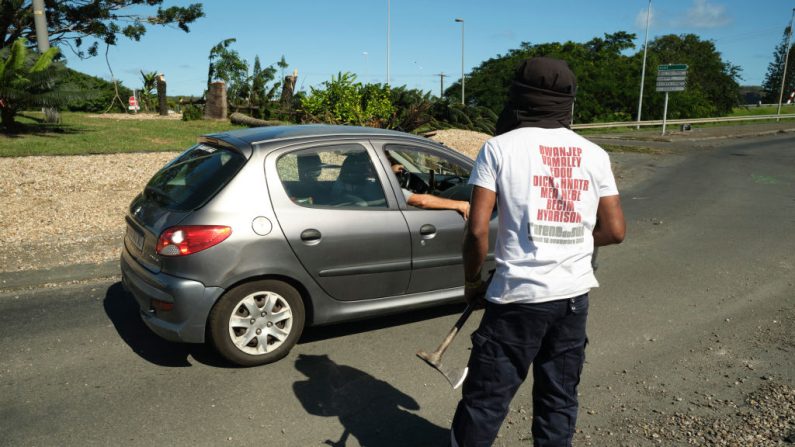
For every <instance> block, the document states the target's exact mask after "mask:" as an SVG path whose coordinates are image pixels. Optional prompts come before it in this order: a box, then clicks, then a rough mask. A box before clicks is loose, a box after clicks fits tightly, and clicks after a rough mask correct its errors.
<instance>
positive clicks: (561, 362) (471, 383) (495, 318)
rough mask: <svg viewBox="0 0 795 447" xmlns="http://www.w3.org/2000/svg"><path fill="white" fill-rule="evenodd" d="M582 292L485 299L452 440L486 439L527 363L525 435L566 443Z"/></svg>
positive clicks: (584, 304)
mask: <svg viewBox="0 0 795 447" xmlns="http://www.w3.org/2000/svg"><path fill="white" fill-rule="evenodd" d="M587 317H588V294H587V293H586V294H584V295H580V296H578V297H576V298H571V299H563V300H556V301H550V302H546V303H539V304H493V303H488V304H487V305H486V310H485V312H484V313H483V319H482V321H481V323H480V327H479V328H478V329H477V330H476V331H475V332H474V333H473V334H472V354H471V356H470V358H469V364H468V366H469V374H468V375H467V378H466V381H465V382H464V385H463V395H462V398H461V402H459V404H458V408H456V412H455V417H454V419H453V426H452V433H451V435H452V444H453V446H461V447H464V446H465V447H474V446H490V445H492V443H493V442H494V439H495V438H496V437H497V432H498V431H499V430H500V426H501V425H502V422H503V420H504V419H505V416H506V415H507V414H508V410H509V405H510V403H511V400H512V399H513V396H514V394H516V391H517V390H518V389H519V386H520V385H521V384H522V382H524V380H525V379H526V378H527V374H528V372H529V369H530V366H531V365H532V366H533V425H532V433H533V442H534V445H536V446H570V445H571V439H572V436H573V435H574V427H575V424H576V422H577V407H578V402H577V385H578V384H579V383H580V373H581V372H582V366H583V363H584V361H585V345H586V343H587V338H586V335H585V322H586V319H587Z"/></svg>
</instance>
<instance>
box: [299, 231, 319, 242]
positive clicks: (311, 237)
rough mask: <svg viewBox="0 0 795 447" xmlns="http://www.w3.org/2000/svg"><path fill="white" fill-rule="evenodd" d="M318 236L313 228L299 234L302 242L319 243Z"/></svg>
mask: <svg viewBox="0 0 795 447" xmlns="http://www.w3.org/2000/svg"><path fill="white" fill-rule="evenodd" d="M320 236H321V234H320V232H319V231H317V230H315V229H314V228H310V229H308V230H304V231H302V232H301V240H302V241H304V242H318V241H320Z"/></svg>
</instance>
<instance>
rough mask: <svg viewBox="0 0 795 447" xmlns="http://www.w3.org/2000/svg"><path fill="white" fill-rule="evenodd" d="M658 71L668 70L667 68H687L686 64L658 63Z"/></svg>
mask: <svg viewBox="0 0 795 447" xmlns="http://www.w3.org/2000/svg"><path fill="white" fill-rule="evenodd" d="M657 70H658V71H668V70H687V64H665V65H658V66H657Z"/></svg>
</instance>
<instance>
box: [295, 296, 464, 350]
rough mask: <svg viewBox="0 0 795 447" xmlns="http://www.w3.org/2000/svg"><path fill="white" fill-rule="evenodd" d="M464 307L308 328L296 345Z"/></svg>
mask: <svg viewBox="0 0 795 447" xmlns="http://www.w3.org/2000/svg"><path fill="white" fill-rule="evenodd" d="M465 307H466V305H465V304H464V303H454V304H444V305H441V306H435V307H429V308H425V309H420V310H413V311H409V312H402V313H396V314H392V315H386V316H383V317H375V318H370V319H367V320H357V321H351V322H346V323H337V324H333V325H328V326H317V327H308V328H306V329H304V334H303V335H302V336H301V339H300V340H299V341H298V344H303V343H311V342H315V341H321V340H327V339H330V338H337V337H345V336H347V335H354V334H359V333H362V332H371V331H377V330H380V329H386V328H390V327H394V326H402V325H404V324H411V323H417V322H420V321H424V320H430V319H433V318H440V317H446V316H449V315H455V314H461V313H462V312H463V311H464V308H465ZM450 325H451V327H452V323H450ZM440 337H441V335H440Z"/></svg>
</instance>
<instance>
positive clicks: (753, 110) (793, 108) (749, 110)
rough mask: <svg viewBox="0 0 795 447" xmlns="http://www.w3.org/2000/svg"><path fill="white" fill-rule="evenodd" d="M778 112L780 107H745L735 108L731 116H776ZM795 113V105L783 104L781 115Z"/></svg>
mask: <svg viewBox="0 0 795 447" xmlns="http://www.w3.org/2000/svg"><path fill="white" fill-rule="evenodd" d="M776 112H778V106H762V107H756V106H743V107H735V108H734V110H733V111H732V113H731V114H730V115H729V116H748V115H775V114H776ZM792 113H795V104H783V105H782V106H781V114H782V115H784V114H792Z"/></svg>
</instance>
